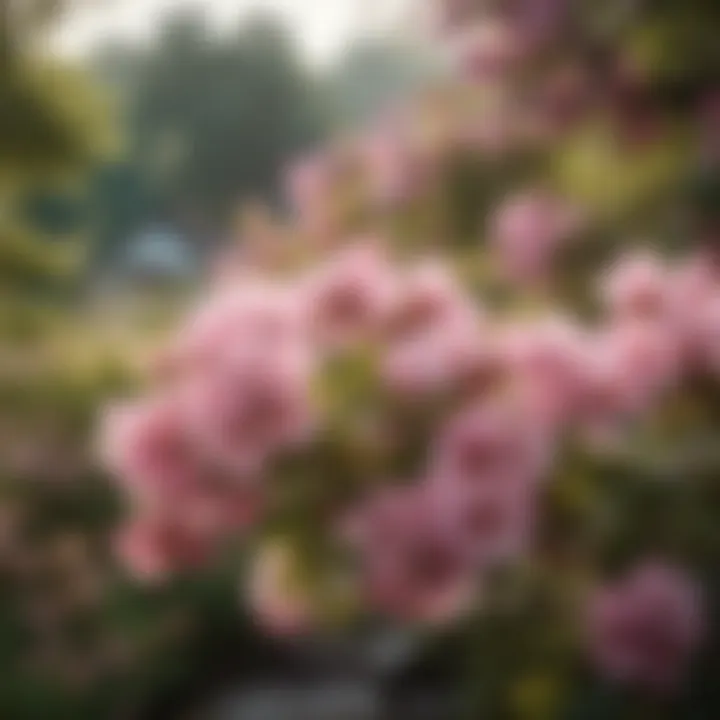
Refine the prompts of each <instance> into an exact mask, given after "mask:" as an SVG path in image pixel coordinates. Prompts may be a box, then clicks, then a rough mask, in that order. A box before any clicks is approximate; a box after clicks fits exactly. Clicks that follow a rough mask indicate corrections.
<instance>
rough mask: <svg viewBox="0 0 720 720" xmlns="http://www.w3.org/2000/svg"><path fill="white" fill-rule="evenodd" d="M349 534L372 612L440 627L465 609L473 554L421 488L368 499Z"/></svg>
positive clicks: (471, 582) (471, 580)
mask: <svg viewBox="0 0 720 720" xmlns="http://www.w3.org/2000/svg"><path fill="white" fill-rule="evenodd" d="M353 529H354V533H353V534H352V537H353V539H354V541H355V547H356V550H357V552H358V555H359V563H360V573H361V577H362V584H363V588H364V592H365V594H366V596H367V598H368V600H369V602H370V603H371V605H372V606H373V607H375V608H376V609H378V610H380V611H381V612H383V613H388V614H390V615H391V616H393V617H397V618H400V619H403V620H408V621H411V622H414V621H419V622H429V623H444V622H446V621H448V620H452V619H453V618H455V617H456V616H457V615H458V614H460V613H462V612H464V611H466V610H467V609H468V608H469V605H470V602H471V600H472V597H473V595H474V592H475V590H476V579H475V574H474V560H473V557H472V553H471V552H470V548H468V547H467V544H466V543H465V542H464V539H463V538H462V536H461V535H460V534H459V533H458V532H457V531H456V529H455V528H453V526H452V523H451V522H450V517H449V516H447V515H446V514H444V513H443V512H441V511H439V510H438V507H437V505H436V504H435V502H434V501H433V498H432V496H431V494H430V493H428V492H426V491H425V488H423V487H422V486H420V487H413V488H408V489H405V490H394V491H393V490H391V491H389V493H388V492H385V493H380V494H379V495H378V496H377V498H371V499H370V500H369V502H368V503H367V505H365V506H364V507H363V508H362V509H361V510H360V513H359V517H357V518H356V520H355V522H354V526H353Z"/></svg>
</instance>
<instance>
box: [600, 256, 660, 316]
mask: <svg viewBox="0 0 720 720" xmlns="http://www.w3.org/2000/svg"><path fill="white" fill-rule="evenodd" d="M670 286H671V277H670V272H669V268H667V267H666V265H665V263H664V262H663V260H662V258H661V257H660V256H658V255H656V254H654V253H651V252H648V251H636V252H633V253H629V254H626V255H624V256H622V257H620V258H619V259H618V260H617V261H616V262H615V263H614V264H613V265H612V267H611V268H610V270H609V271H608V273H607V274H606V276H605V278H604V281H603V284H602V288H601V294H602V297H603V299H604V301H605V304H606V306H607V307H608V309H609V310H610V312H611V313H612V314H613V315H614V316H615V317H619V318H623V317H635V318H655V319H657V318H662V317H665V316H667V314H668V312H669V311H670V310H671V308H670V296H669V288H670Z"/></svg>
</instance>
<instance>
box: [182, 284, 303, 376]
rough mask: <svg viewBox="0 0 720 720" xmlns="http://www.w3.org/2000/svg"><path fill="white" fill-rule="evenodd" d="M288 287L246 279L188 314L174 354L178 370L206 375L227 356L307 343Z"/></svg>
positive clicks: (295, 348) (297, 305) (298, 309)
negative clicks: (250, 350)
mask: <svg viewBox="0 0 720 720" xmlns="http://www.w3.org/2000/svg"><path fill="white" fill-rule="evenodd" d="M299 300H300V298H299V297H298V294H297V292H295V291H294V288H292V287H284V286H279V285H273V284H270V283H267V282H262V281H258V280H257V279H251V278H246V279H245V280H244V281H243V283H242V284H240V285H239V286H238V287H235V288H227V289H223V290H222V291H220V292H217V293H216V294H215V296H213V297H212V298H211V299H210V300H209V301H208V302H206V303H205V304H204V305H203V306H202V307H201V308H199V310H197V311H196V312H195V313H194V314H192V315H191V317H190V319H189V321H188V322H187V323H186V325H185V327H184V328H183V329H182V330H181V332H180V334H179V337H178V338H177V341H176V342H175V345H174V348H173V350H172V352H173V355H174V357H175V358H176V359H177V361H178V363H179V364H180V366H181V367H182V366H184V367H186V368H190V369H193V368H196V369H197V368H199V369H200V370H202V371H208V370H209V367H208V366H209V365H212V364H215V363H217V362H218V361H221V360H222V358H223V357H225V355H227V354H232V353H237V352H239V351H241V350H242V351H245V350H246V349H248V348H252V349H253V350H254V351H256V352H258V353H266V354H275V353H278V352H284V351H285V350H286V348H291V349H292V350H293V351H299V350H300V349H301V348H302V347H303V346H304V345H306V337H305V335H306V333H305V331H306V328H305V326H304V325H303V315H302V307H301V303H300V302H299Z"/></svg>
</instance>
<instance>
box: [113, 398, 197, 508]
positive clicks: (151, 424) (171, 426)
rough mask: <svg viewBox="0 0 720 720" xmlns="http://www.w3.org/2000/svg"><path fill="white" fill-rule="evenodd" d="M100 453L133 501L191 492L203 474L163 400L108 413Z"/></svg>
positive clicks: (172, 406)
mask: <svg viewBox="0 0 720 720" xmlns="http://www.w3.org/2000/svg"><path fill="white" fill-rule="evenodd" d="M101 453H102V456H103V459H104V461H105V462H106V463H107V465H108V467H109V468H110V469H111V470H112V471H113V472H115V473H117V475H118V476H119V477H120V479H121V481H122V482H123V483H124V484H125V486H126V487H127V488H128V489H129V490H130V491H131V493H132V494H133V495H134V496H136V497H138V498H143V499H145V500H146V501H151V502H153V501H155V500H156V499H158V498H166V497H175V496H177V495H180V494H185V493H188V492H191V491H192V490H194V489H195V488H196V486H197V485H198V483H200V482H202V480H203V477H204V475H205V473H206V471H207V468H206V466H205V463H204V462H203V460H202V458H201V456H200V454H199V453H198V452H197V448H196V447H195V444H194V442H193V438H192V435H191V434H190V433H189V432H188V429H187V428H186V427H185V425H184V424H183V419H182V416H181V414H180V413H179V412H178V406H177V404H176V403H175V402H174V401H173V400H169V399H166V398H160V399H155V398H152V399H150V400H146V401H143V402H138V403H134V404H129V403H128V404H125V405H120V406H116V407H114V408H111V409H110V410H109V411H108V412H107V414H106V416H105V420H104V424H103V427H102V432H101Z"/></svg>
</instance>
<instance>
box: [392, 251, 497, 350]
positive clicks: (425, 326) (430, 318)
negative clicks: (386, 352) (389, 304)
mask: <svg viewBox="0 0 720 720" xmlns="http://www.w3.org/2000/svg"><path fill="white" fill-rule="evenodd" d="M482 319H483V317H482V313H481V312H480V310H479V308H478V306H477V305H476V303H474V302H473V298H472V297H471V296H470V295H469V293H467V292H466V290H465V289H464V288H463V287H462V285H461V284H460V283H459V282H458V280H457V278H456V276H455V275H454V274H453V272H452V270H451V268H450V267H449V266H447V265H446V264H445V263H443V262H442V261H440V260H439V259H434V258H433V259H428V260H425V261H423V262H420V263H419V264H417V265H416V266H415V267H413V268H411V269H410V271H409V272H407V274H405V276H404V277H403V278H402V279H401V280H400V282H399V287H398V291H397V294H396V302H395V304H394V307H393V309H392V313H391V315H390V319H389V328H390V336H391V339H395V338H402V337H408V336H410V337H412V336H417V335H420V334H423V333H425V332H427V331H428V330H437V329H439V328H442V327H444V326H446V325H448V324H453V325H458V324H460V323H464V324H465V325H466V327H467V329H470V328H471V327H472V326H473V325H474V326H475V327H479V325H480V322H481V320H482Z"/></svg>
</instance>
